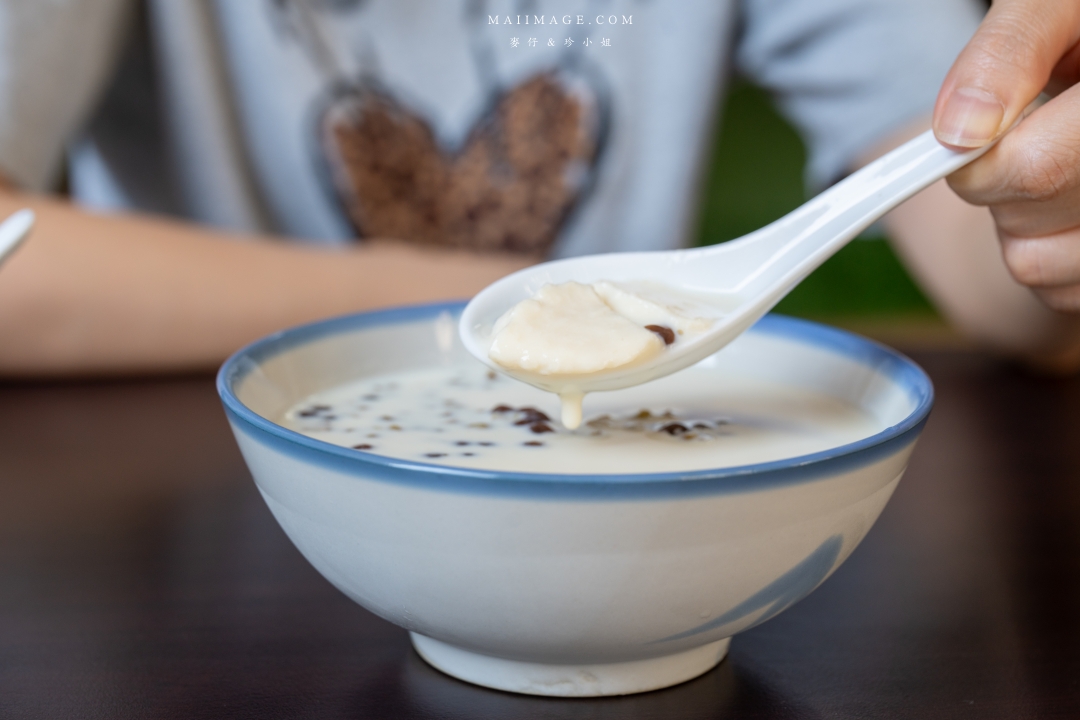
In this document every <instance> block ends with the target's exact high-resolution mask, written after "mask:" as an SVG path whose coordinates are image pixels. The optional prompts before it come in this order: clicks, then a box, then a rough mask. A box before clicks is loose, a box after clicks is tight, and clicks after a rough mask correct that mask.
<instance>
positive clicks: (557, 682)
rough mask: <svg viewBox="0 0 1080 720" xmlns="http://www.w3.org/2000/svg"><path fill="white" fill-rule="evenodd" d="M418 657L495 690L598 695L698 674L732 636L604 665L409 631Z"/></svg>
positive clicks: (647, 687)
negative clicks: (507, 656) (498, 650)
mask: <svg viewBox="0 0 1080 720" xmlns="http://www.w3.org/2000/svg"><path fill="white" fill-rule="evenodd" d="M409 635H410V636H411V637H412V644H413V647H415V648H416V652H418V653H420V657H422V658H424V660H427V661H428V662H429V663H430V664H431V665H434V666H435V667H436V668H438V669H439V670H442V671H443V672H444V673H446V674H447V675H452V676H454V677H456V678H458V679H459V680H465V681H467V682H471V683H475V684H477V685H483V686H485V687H489V688H495V689H496V690H507V691H509V692H517V693H525V694H527V695H552V696H558V697H597V696H601V695H628V694H630V693H639V692H647V691H649V690H659V689H660V688H665V687H669V686H671V685H678V684H679V683H681V682H686V681H687V680H691V679H693V678H696V677H697V676H698V675H701V674H703V673H705V672H708V671H709V670H711V669H712V668H714V667H715V666H716V665H717V663H719V662H720V661H721V660H723V659H724V656H725V655H727V650H728V644H729V643H730V642H731V638H724V639H723V640H719V641H717V642H714V643H709V644H708V645H702V646H701V647H697V648H693V649H691V650H685V651H683V652H681V653H676V654H674V655H665V656H663V657H657V658H649V659H647V660H633V661H630V662H621V663H607V664H602V665H546V664H543V663H532V662H522V661H520V660H504V659H503V658H496V657H491V656H489V655H480V654H479V653H474V652H469V651H468V650H462V649H460V648H457V647H454V646H453V645H447V644H446V643H443V642H440V641H438V640H432V639H431V638H429V637H424V636H423V635H417V634H416V633H409Z"/></svg>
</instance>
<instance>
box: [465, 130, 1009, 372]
mask: <svg viewBox="0 0 1080 720" xmlns="http://www.w3.org/2000/svg"><path fill="white" fill-rule="evenodd" d="M991 146H992V144H990V145H986V146H984V147H981V148H978V149H976V150H970V151H966V152H956V151H954V150H950V149H949V148H946V147H945V146H943V145H941V144H940V143H938V141H937V139H936V138H935V137H934V134H933V132H932V131H927V132H925V133H923V134H922V135H919V136H918V137H916V138H914V139H913V140H911V141H909V142H907V143H904V144H903V145H901V146H900V147H898V148H896V149H895V150H893V151H892V152H889V153H887V154H885V155H883V156H882V157H880V158H878V159H877V160H875V161H874V162H872V163H870V164H869V165H867V166H866V167H864V168H862V169H861V170H859V171H857V172H855V173H853V174H851V175H850V176H848V177H847V178H845V179H844V180H842V181H841V182H839V183H837V184H836V185H834V186H832V187H831V188H829V189H828V190H826V191H824V192H822V193H821V194H819V195H818V196H816V197H814V198H812V199H811V200H809V201H808V202H806V203H805V204H803V205H802V206H800V207H799V208H797V209H795V210H794V211H792V212H791V213H789V214H788V215H786V216H784V217H782V218H780V219H779V220H777V221H775V222H773V223H771V224H769V225H766V226H765V227H763V228H761V229H759V230H756V231H754V232H752V233H750V234H748V235H744V236H743V237H741V238H738V239H735V240H731V241H729V242H726V243H723V244H720V245H714V246H711V247H707V248H695V249H689V250H670V251H663V252H635V253H608V254H604V255H589V256H585V257H576V258H567V259H564V260H556V261H552V262H546V263H541V264H539V265H535V266H533V267H530V268H526V269H524V270H520V271H518V272H516V273H514V274H512V275H508V276H507V277H505V278H502V279H501V280H498V281H496V282H495V283H493V284H492V285H489V286H488V287H487V288H485V289H484V290H482V291H481V292H480V293H479V294H478V295H476V297H474V298H473V299H472V300H471V301H470V302H469V304H468V305H467V306H466V307H465V311H464V313H463V314H462V316H461V320H460V323H459V331H460V334H461V339H462V341H463V343H464V344H465V347H466V348H467V349H468V350H469V352H470V353H472V354H473V355H474V356H475V357H477V358H478V359H479V360H481V361H482V362H484V363H486V364H488V365H490V366H491V367H493V368H495V369H497V370H500V371H502V372H505V373H508V374H510V375H512V376H513V377H516V378H518V379H520V380H523V381H525V382H528V383H530V384H532V385H535V386H537V387H540V388H542V389H545V390H551V391H553V392H565V389H566V383H565V381H560V379H559V378H558V377H554V376H552V377H546V376H543V375H540V374H536V373H526V372H523V371H519V370H512V369H508V368H504V367H502V366H499V365H497V364H495V363H494V362H493V361H492V360H491V359H490V358H489V357H488V350H489V348H490V346H491V341H492V332H493V327H494V325H495V321H496V320H498V318H499V317H500V316H502V315H503V313H505V312H506V311H507V310H509V309H510V308H512V307H513V306H515V305H516V304H517V303H519V302H521V301H522V300H525V299H527V298H530V297H532V296H533V295H534V294H535V293H536V292H537V291H538V290H539V289H540V288H541V287H542V286H543V285H545V284H549V283H550V284H558V283H565V282H569V281H575V282H578V283H583V284H588V283H593V282H597V281H600V280H610V281H614V282H642V281H645V282H656V283H661V284H663V285H665V286H667V287H669V288H672V289H676V290H677V291H678V292H679V293H680V295H681V294H684V293H685V294H686V295H687V296H689V297H690V298H692V299H693V300H695V301H696V303H695V304H696V305H697V307H699V308H704V309H705V310H704V312H703V313H702V314H704V315H707V316H709V317H711V318H712V319H713V324H712V326H711V327H710V328H709V330H707V331H706V332H704V333H701V334H700V335H698V336H696V337H694V338H693V339H688V340H686V341H680V342H677V343H675V344H674V345H671V346H670V347H668V348H667V350H666V351H665V352H662V353H660V354H659V355H657V356H654V357H653V358H651V359H650V360H648V361H645V362H641V363H636V364H633V365H629V366H624V367H621V368H615V369H612V370H608V371H604V372H598V373H594V374H591V375H587V376H580V377H578V378H575V380H574V390H575V391H577V392H580V393H588V392H595V391H602V390H617V389H620V388H624V387H630V386H632V385H638V384H641V383H643V382H648V381H649V380H654V379H656V378H659V377H663V376H664V375H669V374H671V373H673V372H675V371H677V370H681V369H683V368H686V367H689V366H690V365H693V364H694V363H696V362H698V361H700V360H703V359H704V358H706V357H708V356H709V355H712V354H713V353H715V352H716V351H718V350H720V349H721V348H722V347H724V346H725V345H727V344H728V343H729V342H731V341H732V340H734V339H735V338H736V337H738V336H739V335H740V334H742V333H743V332H744V331H745V330H746V329H747V328H749V327H750V326H751V325H753V324H754V323H755V322H756V321H757V320H758V319H759V318H760V317H761V316H763V315H764V314H765V313H767V312H768V311H769V310H770V309H771V308H772V307H773V306H774V305H776V303H778V302H779V301H780V300H781V299H782V298H783V297H784V296H785V295H787V294H788V293H789V292H790V291H791V290H792V288H794V287H795V286H796V285H798V284H799V283H800V282H801V281H802V280H803V279H804V278H806V276H807V275H809V274H810V273H811V272H813V271H814V270H815V269H816V268H817V267H818V266H820V265H821V264H822V263H823V262H825V260H827V259H828V258H829V257H831V256H832V255H833V254H834V253H836V252H837V251H838V250H839V249H840V248H842V247H843V246H844V245H846V244H847V243H848V242H849V241H851V240H852V239H853V238H855V237H856V236H857V235H858V234H859V233H861V232H862V231H863V230H865V229H866V228H867V227H869V226H870V225H871V224H872V223H873V222H874V221H875V220H877V219H879V218H880V217H881V216H883V215H884V214H885V213H887V212H889V211H890V210H892V209H893V208H895V207H896V206H897V205H899V204H900V203H902V202H903V201H905V200H907V199H908V198H910V197H911V196H912V195H914V194H916V193H917V192H919V191H920V190H923V189H924V188H926V187H927V186H929V185H931V184H933V183H934V182H936V181H938V180H940V179H942V178H943V177H945V176H946V175H949V174H950V173H952V172H954V171H955V170H958V169H959V168H961V167H963V166H964V165H967V164H968V163H970V162H972V161H973V160H975V159H976V158H978V157H980V156H981V155H982V154H984V153H985V152H986V151H988V150H989V149H990V147H991Z"/></svg>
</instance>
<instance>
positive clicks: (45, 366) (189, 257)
mask: <svg viewBox="0 0 1080 720" xmlns="http://www.w3.org/2000/svg"><path fill="white" fill-rule="evenodd" d="M20 207H31V208H33V209H34V211H35V212H36V213H37V225H36V227H35V229H34V231H33V235H32V236H31V237H30V239H29V240H28V241H27V242H26V244H25V245H24V246H23V247H22V248H20V249H19V250H18V252H16V253H15V255H14V256H12V257H11V259H10V260H9V261H8V263H7V264H5V265H4V266H3V267H2V268H0V374H3V375H48V374H71V373H123V372H155V371H162V370H183V369H196V368H197V369H205V368H210V367H212V366H214V365H215V364H217V363H219V362H221V361H222V360H223V359H224V358H225V356H226V355H228V354H229V353H231V352H232V351H234V350H236V349H237V348H239V347H240V346H241V345H243V344H244V343H246V342H249V341H251V340H254V339H256V338H258V337H259V336H261V335H264V334H266V333H269V332H273V331H275V330H278V329H281V328H284V327H286V326H288V325H293V324H296V323H301V322H306V321H310V320H315V319H317V318H321V317H326V316H330V315H334V314H340V313H346V312H353V311H357V310H365V309H369V308H377V307H386V306H390V305H399V304H403V303H411V302H422V301H428V300H439V299H447V298H459V297H467V296H469V295H472V294H473V293H475V292H477V291H478V290H480V289H481V288H483V287H484V286H485V285H487V284H489V283H491V282H492V281H494V280H495V279H497V278H499V277H501V276H503V275H505V274H507V273H509V272H512V271H514V270H516V269H519V268H521V267H524V266H525V265H526V264H527V260H526V259H525V258H521V257H515V256H509V255H504V256H480V255H477V254H474V253H467V252H454V251H439V250H431V249H426V248H425V249H418V248H413V247H410V246H408V245H406V244H404V243H400V242H390V241H383V242H372V243H365V244H363V245H361V246H359V247H356V248H349V249H345V250H340V251H333V250H321V249H311V248H305V247H301V246H296V245H288V244H285V243H283V242H276V241H273V240H270V239H267V238H254V239H251V240H250V241H246V242H245V241H241V240H238V239H237V238H235V237H229V236H227V235H226V234H225V233H223V232H220V231H214V230H211V229H208V228H205V227H202V226H198V225H193V224H187V223H179V222H172V221H168V220H163V219H157V218H151V217H138V216H132V215H108V216H106V215H93V214H90V213H87V212H83V211H81V210H79V209H78V208H75V207H74V206H72V205H70V204H68V203H65V202H62V201H58V200H53V199H48V198H44V197H39V196H30V195H19V194H16V193H14V192H12V191H10V190H7V191H3V190H0V217H6V216H7V215H8V214H10V213H11V212H14V211H15V210H17V209H18V208H20Z"/></svg>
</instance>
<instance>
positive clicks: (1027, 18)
mask: <svg viewBox="0 0 1080 720" xmlns="http://www.w3.org/2000/svg"><path fill="white" fill-rule="evenodd" d="M1078 40H1080V2H1075V1H1074V0H997V2H995V3H994V5H993V7H992V8H991V9H990V12H989V13H987V15H986V18H985V20H983V23H982V24H981V25H980V26H979V29H978V31H977V32H976V33H975V36H974V37H973V38H972V39H971V41H970V42H969V43H968V45H967V47H965V48H964V50H963V52H961V53H960V57H958V58H957V60H956V63H955V64H954V65H953V67H952V69H951V70H950V71H949V74H948V75H947V76H946V78H945V82H944V84H943V85H942V87H941V92H940V93H939V94H938V100H937V105H936V106H935V108H934V133H935V134H936V135H937V138H938V140H940V141H941V142H942V143H944V144H946V145H951V146H953V147H957V148H973V147H981V146H982V145H985V144H986V143H987V142H989V141H990V140H992V139H993V138H995V137H997V136H998V135H1000V134H1001V133H1002V132H1004V131H1005V130H1006V129H1008V128H1009V127H1011V126H1012V124H1013V123H1014V122H1015V121H1016V119H1017V118H1018V117H1020V113H1021V112H1023V110H1024V108H1025V107H1027V105H1028V104H1029V103H1031V101H1032V100H1034V99H1035V98H1036V97H1037V96H1038V94H1039V93H1040V92H1041V91H1042V90H1043V88H1044V87H1046V85H1047V82H1048V81H1049V80H1050V78H1051V75H1052V74H1053V75H1055V77H1056V78H1057V77H1065V76H1068V74H1069V69H1068V68H1067V67H1065V66H1062V67H1061V68H1059V64H1060V63H1062V62H1063V60H1062V59H1063V58H1064V57H1066V56H1069V57H1073V56H1074V55H1075V54H1074V53H1072V50H1073V48H1074V47H1075V46H1076V45H1077V41H1078ZM1066 59H1068V58H1066ZM1065 65H1068V63H1067V62H1066V63H1065ZM1055 71H1057V72H1055Z"/></svg>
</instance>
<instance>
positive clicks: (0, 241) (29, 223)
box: [0, 208, 34, 262]
mask: <svg viewBox="0 0 1080 720" xmlns="http://www.w3.org/2000/svg"><path fill="white" fill-rule="evenodd" d="M33 226H34V211H33V210H30V209H28V208H24V209H22V210H19V211H18V212H15V213H13V214H12V215H11V216H10V217H8V219H7V220H4V222H3V223H0V262H3V261H4V259H5V258H7V256H8V255H10V254H11V253H12V251H14V250H15V248H17V247H19V243H21V242H22V241H23V238H25V237H26V236H27V234H29V232H30V228H32V227H33Z"/></svg>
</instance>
